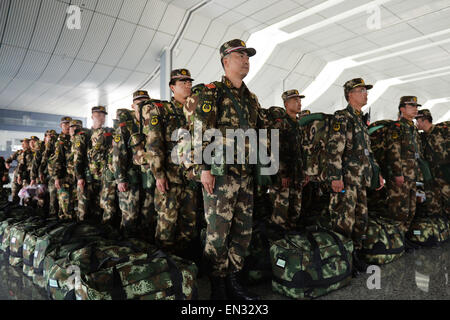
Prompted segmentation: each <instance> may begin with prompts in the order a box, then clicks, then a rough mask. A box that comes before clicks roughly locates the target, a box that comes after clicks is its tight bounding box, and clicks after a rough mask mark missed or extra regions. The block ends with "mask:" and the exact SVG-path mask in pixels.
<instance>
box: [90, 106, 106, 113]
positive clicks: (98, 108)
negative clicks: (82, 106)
mask: <svg viewBox="0 0 450 320" xmlns="http://www.w3.org/2000/svg"><path fill="white" fill-rule="evenodd" d="M94 112H101V113H104V114H108V112H106V107H104V106H95V107H93V108H92V113H94Z"/></svg>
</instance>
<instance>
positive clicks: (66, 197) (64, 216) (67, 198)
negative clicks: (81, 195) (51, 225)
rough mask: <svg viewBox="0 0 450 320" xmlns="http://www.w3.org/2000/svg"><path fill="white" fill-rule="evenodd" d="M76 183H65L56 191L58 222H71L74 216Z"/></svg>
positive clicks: (76, 200) (73, 181) (76, 199)
mask: <svg viewBox="0 0 450 320" xmlns="http://www.w3.org/2000/svg"><path fill="white" fill-rule="evenodd" d="M77 202H78V198H77V183H76V181H75V180H72V181H65V182H64V183H62V184H61V189H59V190H58V203H59V208H60V209H61V210H60V212H59V214H58V217H59V219H60V220H73V219H74V218H75V216H76V213H75V212H76V206H77Z"/></svg>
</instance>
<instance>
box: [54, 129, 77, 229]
mask: <svg viewBox="0 0 450 320" xmlns="http://www.w3.org/2000/svg"><path fill="white" fill-rule="evenodd" d="M82 126H83V123H82V122H81V121H80V120H72V121H71V122H70V129H69V134H70V140H69V141H65V142H64V143H60V144H59V145H58V146H57V149H56V154H57V158H56V163H55V173H56V179H55V186H56V189H57V190H58V200H59V207H60V208H61V210H60V213H61V214H60V215H59V219H60V220H74V218H75V210H76V207H77V200H78V198H77V181H76V178H75V168H74V167H75V166H74V151H75V145H74V144H73V142H74V139H75V135H76V134H77V133H78V132H79V130H81V128H82Z"/></svg>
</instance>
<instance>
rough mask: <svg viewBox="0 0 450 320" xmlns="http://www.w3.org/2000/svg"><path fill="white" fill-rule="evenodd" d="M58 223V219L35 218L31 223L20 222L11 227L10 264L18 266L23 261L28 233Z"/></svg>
mask: <svg viewBox="0 0 450 320" xmlns="http://www.w3.org/2000/svg"><path fill="white" fill-rule="evenodd" d="M57 224H58V221H57V219H55V218H53V219H43V218H37V219H35V220H34V219H33V220H32V221H30V222H29V223H19V224H16V225H15V226H13V227H12V228H11V240H10V244H9V264H10V265H11V266H13V267H17V266H19V265H21V264H22V262H23V243H24V240H25V236H26V234H27V233H31V232H33V231H35V230H38V229H40V228H42V227H45V226H48V225H53V226H56V225H57Z"/></svg>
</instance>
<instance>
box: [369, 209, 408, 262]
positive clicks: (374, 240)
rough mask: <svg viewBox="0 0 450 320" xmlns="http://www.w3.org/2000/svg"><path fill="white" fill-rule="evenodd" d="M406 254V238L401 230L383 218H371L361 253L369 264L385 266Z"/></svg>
mask: <svg viewBox="0 0 450 320" xmlns="http://www.w3.org/2000/svg"><path fill="white" fill-rule="evenodd" d="M404 252H405V236H404V234H403V232H402V231H400V228H399V227H398V226H397V225H395V224H394V223H393V222H391V221H387V220H385V219H383V218H381V217H372V216H371V217H370V218H369V223H368V227H367V232H366V239H365V240H364V241H363V248H362V250H361V251H360V253H361V255H362V258H363V259H364V261H365V262H367V263H368V264H376V265H383V264H388V263H391V262H393V261H395V260H397V259H398V258H400V257H401V256H402V255H403V253H404Z"/></svg>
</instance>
